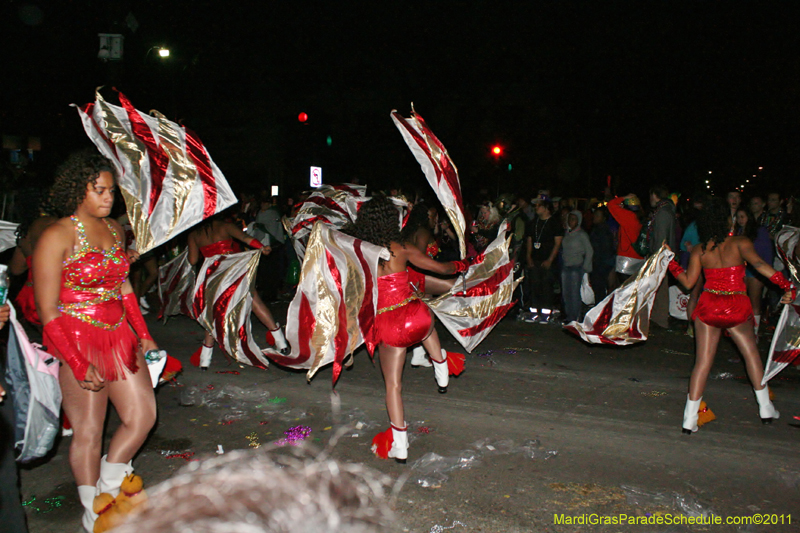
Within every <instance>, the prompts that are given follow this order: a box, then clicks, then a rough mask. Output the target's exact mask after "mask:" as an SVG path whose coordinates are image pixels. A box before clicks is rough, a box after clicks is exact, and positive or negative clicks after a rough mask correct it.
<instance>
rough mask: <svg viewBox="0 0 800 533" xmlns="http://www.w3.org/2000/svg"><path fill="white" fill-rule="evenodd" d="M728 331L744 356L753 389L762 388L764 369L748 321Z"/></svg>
mask: <svg viewBox="0 0 800 533" xmlns="http://www.w3.org/2000/svg"><path fill="white" fill-rule="evenodd" d="M728 332H729V333H730V334H731V338H732V339H733V342H735V343H736V347H737V348H739V352H741V354H742V357H743V358H744V364H745V367H746V368H747V376H748V377H749V378H750V383H752V384H753V389H755V390H761V389H763V388H764V387H762V386H761V380H762V379H763V378H764V369H763V368H762V363H761V355H759V353H758V346H757V345H756V336H755V333H754V332H753V327H752V326H751V325H750V322H744V323H742V324H739V325H738V326H736V327H735V328H731V329H729V330H728Z"/></svg>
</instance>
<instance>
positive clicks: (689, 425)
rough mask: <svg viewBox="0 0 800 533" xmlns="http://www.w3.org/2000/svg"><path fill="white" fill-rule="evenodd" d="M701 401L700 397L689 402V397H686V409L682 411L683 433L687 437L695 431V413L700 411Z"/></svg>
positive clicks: (696, 415)
mask: <svg viewBox="0 0 800 533" xmlns="http://www.w3.org/2000/svg"><path fill="white" fill-rule="evenodd" d="M701 401H703V398H702V397H701V398H700V399H699V400H690V399H689V395H688V394H687V395H686V407H685V408H684V410H683V432H684V433H686V434H687V435H691V434H692V433H694V432H695V431H697V417H698V414H697V412H698V411H699V410H700V402H701Z"/></svg>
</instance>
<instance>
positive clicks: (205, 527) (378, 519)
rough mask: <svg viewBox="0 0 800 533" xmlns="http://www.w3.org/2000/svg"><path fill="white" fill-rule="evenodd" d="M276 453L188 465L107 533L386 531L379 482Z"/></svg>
mask: <svg viewBox="0 0 800 533" xmlns="http://www.w3.org/2000/svg"><path fill="white" fill-rule="evenodd" d="M280 453H281V454H283V455H278V454H277V453H276V452H275V450H273V451H272V452H271V453H267V452H265V451H263V448H262V449H260V450H245V451H235V452H229V453H226V454H225V455H223V456H220V457H214V458H210V459H206V460H204V461H197V462H192V463H189V464H188V465H187V466H186V467H184V468H182V469H181V470H180V471H178V473H177V474H176V475H175V476H174V477H172V478H171V479H168V480H167V481H165V482H163V483H161V484H159V485H157V486H155V487H154V488H153V489H148V491H147V492H148V494H149V500H148V502H147V504H146V505H143V506H142V510H141V511H140V512H134V513H133V514H132V515H131V516H130V518H129V519H128V520H127V521H126V522H125V523H124V524H123V525H121V526H120V527H118V528H117V529H114V532H115V533H140V532H142V531H146V532H147V533H166V532H170V533H172V532H175V533H184V532H186V533H189V532H191V533H234V532H235V533H262V532H270V533H272V532H280V533H312V532H314V533H334V532H336V533H338V532H342V533H343V532H349V533H377V532H379V531H393V528H392V526H391V521H392V516H391V511H389V508H388V506H387V503H386V499H387V498H386V494H385V492H384V489H385V488H386V487H387V486H388V477H387V476H384V475H383V474H381V473H378V472H375V471H373V470H370V469H368V468H365V467H363V466H361V465H357V464H347V463H339V462H337V461H334V460H332V459H314V458H311V457H310V455H309V453H308V452H306V451H303V450H302V449H294V448H289V447H285V448H281V449H280ZM287 453H288V454H290V455H286V454H287ZM137 511H138V509H137Z"/></svg>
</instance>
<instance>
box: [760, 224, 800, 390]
mask: <svg viewBox="0 0 800 533" xmlns="http://www.w3.org/2000/svg"><path fill="white" fill-rule="evenodd" d="M798 241H800V228H796V227H794V226H784V227H783V229H781V230H780V231H779V232H778V234H777V235H775V245H776V246H775V248H776V249H777V250H778V255H779V256H780V257H781V259H782V260H783V264H784V266H785V267H786V272H787V274H788V275H787V276H786V277H787V278H788V279H789V281H791V282H792V284H794V286H795V288H800V275H798V267H800V258H798V257H797V256H796V255H795V253H794V251H795V250H796V249H797V243H798ZM798 292H799V293H800V290H799V291H798ZM798 357H800V296H798V297H797V298H796V299H795V301H794V302H792V303H790V304H787V305H784V306H783V311H781V316H780V318H779V319H778V323H777V325H776V326H775V334H774V335H773V336H772V344H770V347H769V357H768V358H767V364H766V365H765V366H764V379H763V380H761V384H762V385H766V384H767V382H768V381H769V380H770V379H772V378H773V377H775V376H776V375H777V374H778V373H779V372H780V371H781V370H783V369H784V368H786V367H787V366H789V365H790V364H791V363H793V362H794V361H795V360H797V358H798Z"/></svg>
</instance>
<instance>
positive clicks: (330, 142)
mask: <svg viewBox="0 0 800 533" xmlns="http://www.w3.org/2000/svg"><path fill="white" fill-rule="evenodd" d="M325 142H326V143H328V146H330V145H332V144H333V138H332V137H331V136H330V135H328V138H327V139H325Z"/></svg>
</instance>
